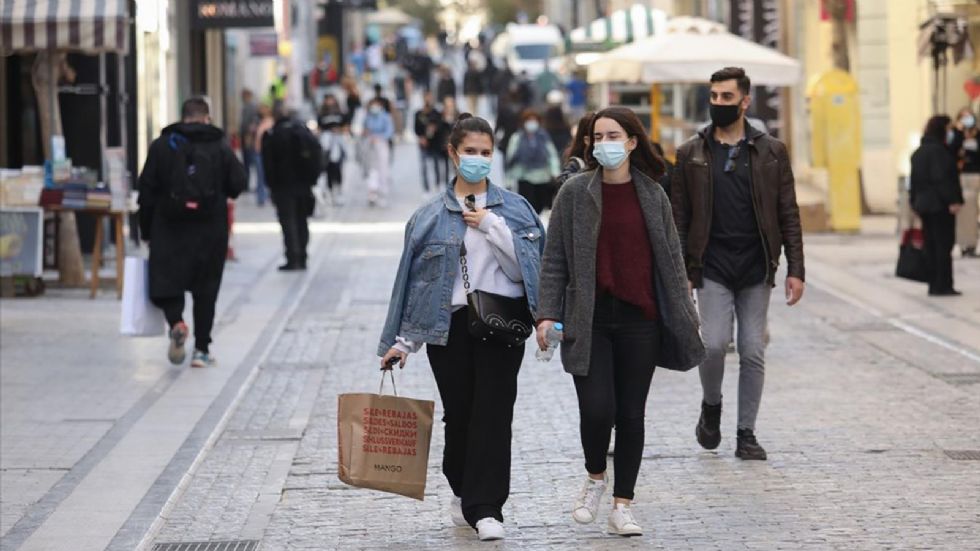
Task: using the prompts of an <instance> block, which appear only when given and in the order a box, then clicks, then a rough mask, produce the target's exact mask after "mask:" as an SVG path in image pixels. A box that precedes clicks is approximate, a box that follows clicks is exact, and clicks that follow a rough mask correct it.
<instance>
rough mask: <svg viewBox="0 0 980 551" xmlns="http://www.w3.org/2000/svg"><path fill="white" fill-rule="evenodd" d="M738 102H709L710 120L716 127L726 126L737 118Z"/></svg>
mask: <svg viewBox="0 0 980 551" xmlns="http://www.w3.org/2000/svg"><path fill="white" fill-rule="evenodd" d="M738 116H739V112H738V104H735V105H715V104H713V103H712V104H711V122H712V123H713V124H714V125H715V127H716V128H726V127H729V126H731V125H732V123H734V122H735V121H737V120H738Z"/></svg>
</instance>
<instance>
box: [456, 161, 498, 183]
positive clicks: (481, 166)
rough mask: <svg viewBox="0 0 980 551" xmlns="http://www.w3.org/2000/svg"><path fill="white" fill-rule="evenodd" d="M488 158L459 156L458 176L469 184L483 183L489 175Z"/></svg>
mask: <svg viewBox="0 0 980 551" xmlns="http://www.w3.org/2000/svg"><path fill="white" fill-rule="evenodd" d="M490 163H491V159H490V157H484V156H482V155H460V156H459V175H460V176H462V177H463V179H464V180H466V181H467V182H469V183H471V184H476V183H478V182H481V181H483V179H484V178H486V177H487V176H488V175H489V174H490Z"/></svg>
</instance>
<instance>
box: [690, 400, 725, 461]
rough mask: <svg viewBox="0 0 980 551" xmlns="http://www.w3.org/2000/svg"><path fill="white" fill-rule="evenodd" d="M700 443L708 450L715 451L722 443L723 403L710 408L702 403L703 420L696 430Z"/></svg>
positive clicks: (700, 420)
mask: <svg viewBox="0 0 980 551" xmlns="http://www.w3.org/2000/svg"><path fill="white" fill-rule="evenodd" d="M694 434H695V435H696V436H697V437H698V443H699V444H701V447H702V448H704V449H706V450H713V449H715V448H717V447H718V444H720V443H721V403H719V404H718V405H714V406H710V405H708V404H706V403H704V402H703V401H702V402H701V418H700V419H698V426H697V427H696V428H695V429H694Z"/></svg>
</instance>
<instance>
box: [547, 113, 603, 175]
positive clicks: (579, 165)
mask: <svg viewBox="0 0 980 551" xmlns="http://www.w3.org/2000/svg"><path fill="white" fill-rule="evenodd" d="M594 116H595V113H586V114H585V115H584V116H583V117H582V118H581V119H579V121H578V125H576V127H575V135H574V136H573V137H572V143H571V145H569V146H568V149H567V150H565V152H564V154H563V156H562V162H563V163H564V164H562V168H561V173H559V174H558V177H557V178H555V186H556V187H557V188H558V189H559V190H560V189H561V186H562V185H564V184H565V182H567V181H568V179H569V178H571V177H572V176H575V175H576V174H578V173H579V172H582V171H584V170H585V154H586V152H587V151H588V150H589V149H591V147H592V146H591V144H592V136H590V135H589V132H590V131H591V128H592V117H594Z"/></svg>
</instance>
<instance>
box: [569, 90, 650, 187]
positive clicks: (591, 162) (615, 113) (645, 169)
mask: <svg viewBox="0 0 980 551" xmlns="http://www.w3.org/2000/svg"><path fill="white" fill-rule="evenodd" d="M599 119H612V120H614V121H616V122H617V123H619V125H620V126H622V127H623V130H625V131H626V139H629V138H636V149H634V150H633V152H632V153H631V154H630V157H629V160H630V166H633V167H636V169H637V170H639V171H640V172H642V173H644V174H646V175H647V176H649V177H650V178H651V179H653V180H657V179H658V178H660V177H661V176H663V174H664V168H665V167H664V160H663V158H662V157H661V156H660V155H657V152H656V151H654V150H653V146H652V145H650V138H649V137H648V136H647V133H646V130H645V129H644V128H643V123H641V122H640V119H639V118H637V116H636V113H634V112H633V110H632V109H628V108H626V107H607V108H605V109H603V110H602V111H599V112H598V113H596V114H595V116H594V117H592V122H591V123H590V124H589V136H593V135H595V123H596V121H598V120H599ZM593 145H594V144H593ZM583 159H585V166H586V168H587V169H588V170H592V169H594V168H597V167H598V166H599V161H597V160H596V159H595V157H594V156H593V155H592V148H591V147H590V148H588V149H586V151H585V156H584V157H583Z"/></svg>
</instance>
